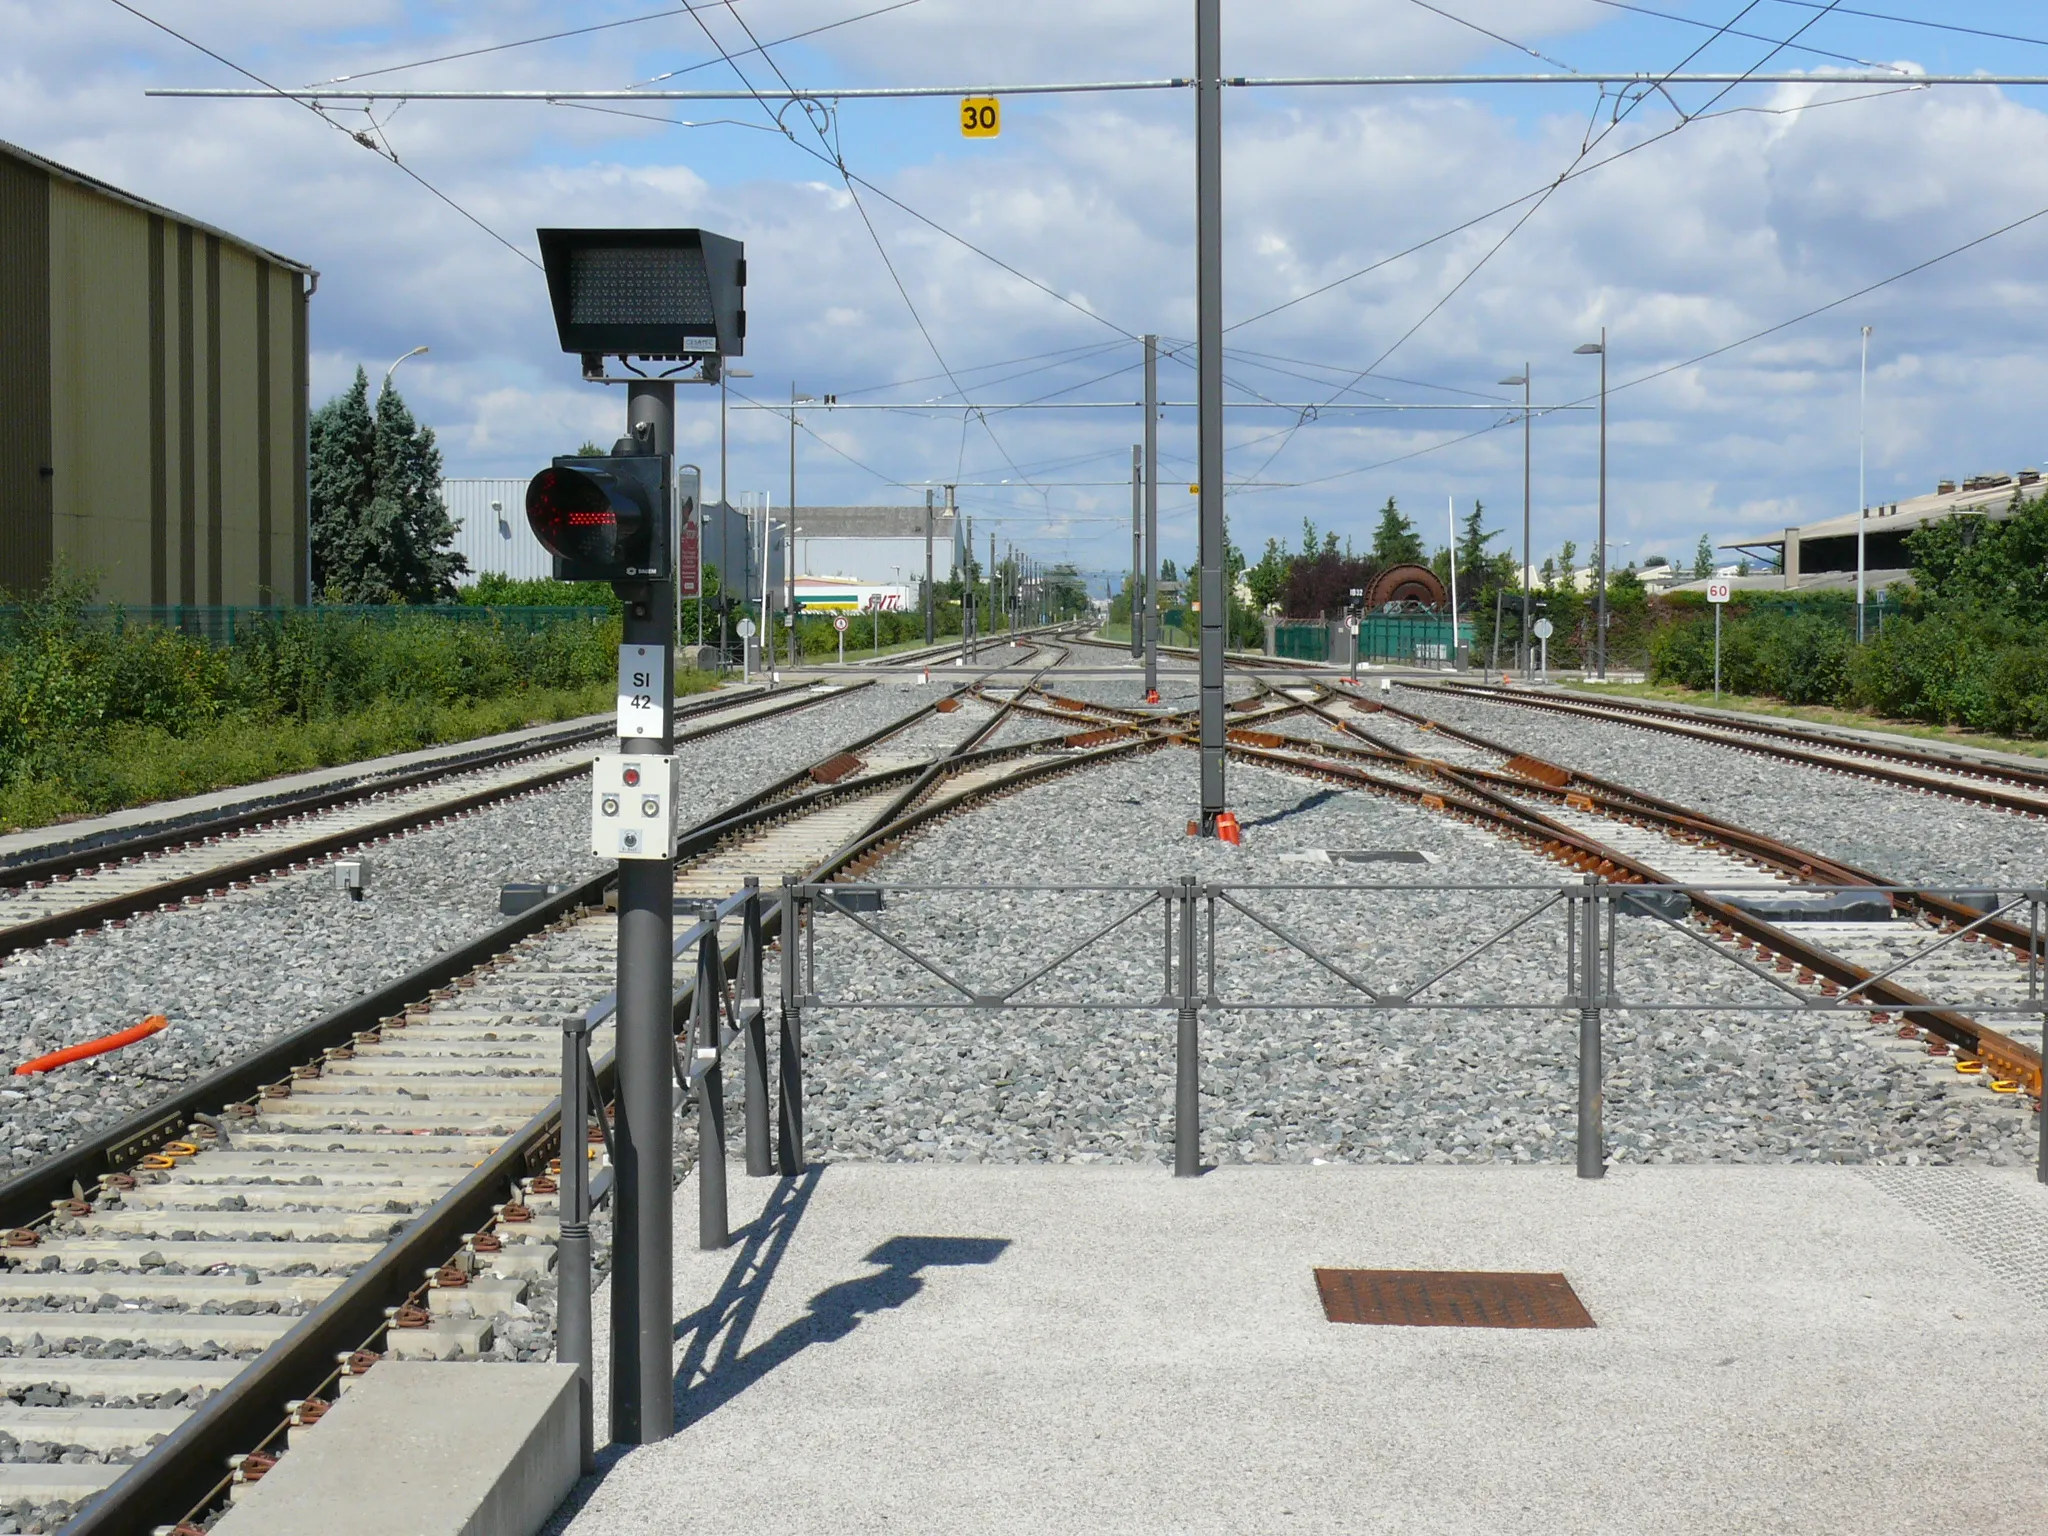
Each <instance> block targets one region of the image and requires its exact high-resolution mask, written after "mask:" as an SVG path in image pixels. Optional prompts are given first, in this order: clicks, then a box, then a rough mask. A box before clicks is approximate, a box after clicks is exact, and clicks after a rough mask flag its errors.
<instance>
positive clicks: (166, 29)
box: [112, 0, 540, 270]
mask: <svg viewBox="0 0 2048 1536" xmlns="http://www.w3.org/2000/svg"><path fill="white" fill-rule="evenodd" d="M112 3H113V4H114V5H116V6H118V7H119V8H120V9H122V10H124V11H126V12H127V13H128V14H129V15H131V16H133V17H135V18H136V20H138V21H145V22H147V23H149V25H150V26H152V27H155V28H156V29H157V30H158V31H159V32H163V33H166V34H168V35H169V36H171V37H175V38H176V39H177V40H178V41H179V42H181V43H183V44H184V45H185V46H186V47H188V48H193V49H196V50H198V51H199V52H200V53H203V54H205V55H206V56H207V57H208V58H209V59H212V60H214V61H215V62H216V63H219V64H224V65H226V66H227V67H228V68H229V69H232V70H233V71H234V72H235V73H236V74H238V75H242V76H245V77H246V78H248V79H250V80H254V81H255V82H256V83H257V84H259V85H262V86H265V87H268V88H269V90H270V91H271V92H272V93H273V94H276V95H287V94H289V93H286V92H283V91H279V90H278V88H277V87H276V86H273V85H271V84H270V82H269V81H268V80H265V79H264V78H263V77H262V76H261V75H259V74H257V73H256V72H255V71H254V70H251V69H244V68H243V67H242V66H241V65H239V64H237V63H236V62H235V61H234V60H233V59H230V58H228V57H226V56H225V55H224V54H221V53H217V52H215V51H214V50H213V49H211V48H209V47H207V46H206V44H204V43H202V42H199V41H197V40H195V39H193V38H190V37H187V36H186V35H185V34H184V33H183V32H180V31H179V30H178V29H177V28H175V27H172V26H169V25H167V24H165V23H164V22H161V21H158V20H157V19H156V18H155V17H154V16H151V15H149V14H148V13H147V12H144V11H140V10H137V9H136V8H135V7H134V6H132V5H130V4H129V3H128V0H112ZM299 105H301V106H303V107H305V108H306V109H307V110H308V111H309V112H311V113H312V114H313V115H314V116H315V117H317V118H319V119H320V121H321V122H323V123H325V124H327V126H328V127H330V128H332V129H334V130H335V131H336V132H337V133H342V134H346V135H347V136H348V137H349V138H350V139H352V140H354V141H355V142H356V143H358V144H360V145H362V146H363V147H364V148H365V149H367V150H369V151H370V152H371V153H372V154H375V155H376V156H377V157H378V158H379V159H382V160H388V161H390V162H391V164H393V165H395V166H397V167H398V169H399V170H401V171H403V172H404V173H405V174H406V175H407V176H408V177H410V178H411V179H412V180H413V181H415V182H417V183H418V184H419V185H420V186H422V187H424V188H425V189H426V190H427V191H428V192H431V193H432V194H433V195H434V196H435V197H437V198H439V199H440V200H441V201H442V202H443V203H446V204H447V205H448V206H449V207H450V208H452V209H454V210H455V212H457V213H459V214H461V215H462V217H463V218H465V219H467V220H468V221H469V222H470V223H472V224H474V225H475V226H476V227H477V228H478V229H480V230H482V231H483V232H484V233H485V234H487V235H489V236H490V237H491V238H492V239H493V240H495V241H497V242H498V244H500V245H502V246H504V247H505V249H506V250H508V251H510V252H511V253H512V254H513V255H514V256H517V257H518V258H519V259H520V260H521V261H523V262H525V263H526V264H527V265H528V266H530V267H533V268H535V269H536V270H539V268H540V263H539V262H538V261H535V260H534V259H533V257H531V256H529V255H528V254H527V253H526V252H525V251H523V250H521V249H520V248H519V247H518V246H516V245H514V244H513V243H512V242H511V241H510V240H507V239H506V238H505V237H504V236H503V235H501V234H499V233H498V232H497V231H496V230H495V229H493V228H491V226H490V225H488V224H486V223H485V222H484V221H483V220H482V219H480V218H478V217H477V216H476V215H475V214H473V213H471V212H470V211H469V210H468V209H467V208H465V207H463V206H462V204H460V203H458V202H456V201H455V199H454V198H452V197H450V196H449V195H448V194H447V193H446V192H443V191H442V190H441V189H440V188H439V187H437V186H435V185H434V184H433V183H432V182H430V181H428V180H427V179H426V177H424V176H422V175H420V173H419V172H418V171H415V170H414V169H413V168H412V167H411V166H409V165H407V164H406V163H405V162H404V161H402V160H400V159H399V158H398V155H397V153H396V152H395V151H393V150H392V149H391V148H390V147H389V144H388V143H387V144H386V145H385V146H384V147H383V148H381V149H380V148H379V147H378V146H377V144H376V142H375V140H373V139H371V138H370V137H369V136H368V135H367V134H364V133H358V132H356V131H355V130H354V129H352V128H350V127H349V126H348V125H347V124H346V123H338V122H336V121H335V120H334V119H333V118H331V117H329V116H328V115H327V113H326V111H325V110H324V109H323V108H321V107H320V105H319V104H318V103H317V102H310V101H301V102H300V103H299Z"/></svg>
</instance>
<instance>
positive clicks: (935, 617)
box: [924, 490, 939, 645]
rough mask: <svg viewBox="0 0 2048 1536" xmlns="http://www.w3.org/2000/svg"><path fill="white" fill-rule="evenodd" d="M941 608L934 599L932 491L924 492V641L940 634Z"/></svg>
mask: <svg viewBox="0 0 2048 1536" xmlns="http://www.w3.org/2000/svg"><path fill="white" fill-rule="evenodd" d="M938 625H939V610H938V607H937V605H936V604H935V603H934V602H933V600H932V493H931V491H930V490H926V491H925V493H924V643H925V644H926V645H930V644H931V643H932V641H933V640H934V639H935V638H936V637H937V635H938Z"/></svg>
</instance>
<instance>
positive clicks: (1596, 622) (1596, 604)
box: [1572, 325, 1607, 683]
mask: <svg viewBox="0 0 2048 1536" xmlns="http://www.w3.org/2000/svg"><path fill="white" fill-rule="evenodd" d="M1572 350H1573V351H1574V352H1576V353H1577V354H1578V355H1580V356H1582V357H1595V356H1597V357H1598V358H1599V359H1600V536H1599V539H1598V541H1597V542H1596V543H1595V544H1594V545H1593V564H1594V567H1595V569H1594V571H1593V592H1594V599H1593V676H1594V677H1595V678H1596V679H1598V680H1599V681H1600V682H1603V683H1604V682H1606V681H1607V327H1606V326H1604V325H1603V326H1601V327H1600V339H1599V340H1598V341H1589V342H1587V343H1586V344H1585V345H1584V346H1583V347H1574V348H1573V349H1572Z"/></svg>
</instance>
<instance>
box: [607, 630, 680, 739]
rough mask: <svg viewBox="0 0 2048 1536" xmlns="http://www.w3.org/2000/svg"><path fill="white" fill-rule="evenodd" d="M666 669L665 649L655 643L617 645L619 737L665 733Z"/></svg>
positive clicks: (653, 736) (648, 736)
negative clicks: (663, 709) (664, 697)
mask: <svg viewBox="0 0 2048 1536" xmlns="http://www.w3.org/2000/svg"><path fill="white" fill-rule="evenodd" d="M667 671H668V652H667V651H665V650H663V649H662V648H661V647H660V646H658V645H622V646H620V647H619V735H620V736H621V737H622V738H630V737H636V736H637V737H646V738H649V739H653V738H657V737H660V736H661V735H663V734H664V732H663V729H662V727H663V725H664V723H665V722H664V721H663V720H662V718H661V714H662V710H661V701H662V698H663V695H665V694H666V693H667V691H668V690H667V688H666V687H664V686H663V684H664V681H665V674H666V673H667Z"/></svg>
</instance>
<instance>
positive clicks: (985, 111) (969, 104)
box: [960, 96, 1003, 139]
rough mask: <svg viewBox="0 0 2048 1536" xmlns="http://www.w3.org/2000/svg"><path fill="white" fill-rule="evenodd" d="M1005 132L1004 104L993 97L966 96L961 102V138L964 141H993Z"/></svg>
mask: <svg viewBox="0 0 2048 1536" xmlns="http://www.w3.org/2000/svg"><path fill="white" fill-rule="evenodd" d="M1002 131H1003V104H1002V103H1001V102H999V101H997V100H996V99H995V97H993V96H964V97H962V98H961V100H960V136H961V137H962V138H963V139H993V138H995V137H996V136H997V135H998V134H1000V133H1001V132H1002Z"/></svg>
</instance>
